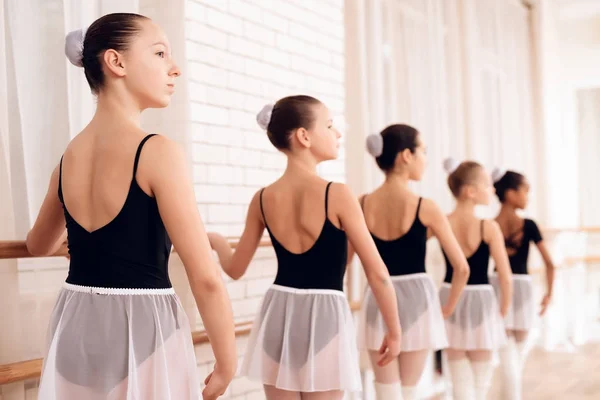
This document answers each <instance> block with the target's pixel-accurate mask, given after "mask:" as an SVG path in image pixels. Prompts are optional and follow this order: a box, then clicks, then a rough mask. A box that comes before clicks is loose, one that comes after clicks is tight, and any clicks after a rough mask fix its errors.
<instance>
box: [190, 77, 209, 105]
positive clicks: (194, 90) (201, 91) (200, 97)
mask: <svg viewBox="0 0 600 400" xmlns="http://www.w3.org/2000/svg"><path fill="white" fill-rule="evenodd" d="M188 84H189V92H190V100H191V101H193V102H197V103H205V102H206V85H203V84H200V83H198V82H193V81H189V82H188Z"/></svg>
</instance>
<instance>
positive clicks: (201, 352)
mask: <svg viewBox="0 0 600 400" xmlns="http://www.w3.org/2000/svg"><path fill="white" fill-rule="evenodd" d="M195 350H196V361H197V362H198V364H204V363H207V362H209V361H214V359H215V355H214V353H213V351H212V348H211V347H210V346H207V345H201V346H196V349H195Z"/></svg>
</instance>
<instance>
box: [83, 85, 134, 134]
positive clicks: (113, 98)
mask: <svg viewBox="0 0 600 400" xmlns="http://www.w3.org/2000/svg"><path fill="white" fill-rule="evenodd" d="M141 113H142V110H140V107H139V105H138V104H137V103H136V102H135V101H134V100H133V99H131V96H130V95H129V93H106V92H100V93H99V94H98V106H97V107H96V113H95V114H94V118H93V119H92V122H94V121H100V122H101V123H102V124H106V122H107V121H109V122H118V123H119V124H122V123H123V121H125V122H126V123H128V124H132V125H134V126H136V127H138V128H139V127H140V117H141Z"/></svg>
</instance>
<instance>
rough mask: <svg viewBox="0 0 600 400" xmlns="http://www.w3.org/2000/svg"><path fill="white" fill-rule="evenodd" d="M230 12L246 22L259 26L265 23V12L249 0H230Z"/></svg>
mask: <svg viewBox="0 0 600 400" xmlns="http://www.w3.org/2000/svg"><path fill="white" fill-rule="evenodd" d="M228 9H229V12H230V13H231V14H233V15H236V16H238V17H240V18H243V19H245V20H249V21H253V22H256V23H259V24H262V22H263V11H262V9H261V8H260V7H258V6H256V5H254V4H250V3H249V2H248V1H247V0H229V8H228Z"/></svg>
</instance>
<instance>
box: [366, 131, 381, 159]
mask: <svg viewBox="0 0 600 400" xmlns="http://www.w3.org/2000/svg"><path fill="white" fill-rule="evenodd" d="M367 151H368V152H369V154H370V155H372V156H373V157H375V158H377V157H379V156H380V155H381V153H383V136H381V135H380V134H379V133H377V134H374V135H369V136H367Z"/></svg>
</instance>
